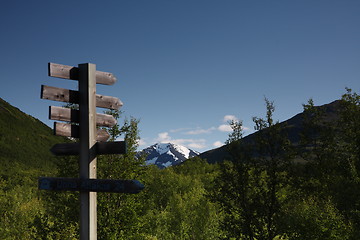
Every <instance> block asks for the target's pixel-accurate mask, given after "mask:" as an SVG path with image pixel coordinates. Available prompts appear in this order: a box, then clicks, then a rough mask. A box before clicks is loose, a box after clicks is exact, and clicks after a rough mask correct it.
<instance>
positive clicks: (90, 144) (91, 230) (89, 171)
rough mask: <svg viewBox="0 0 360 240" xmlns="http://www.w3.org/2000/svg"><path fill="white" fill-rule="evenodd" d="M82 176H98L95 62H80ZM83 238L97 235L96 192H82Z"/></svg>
mask: <svg viewBox="0 0 360 240" xmlns="http://www.w3.org/2000/svg"><path fill="white" fill-rule="evenodd" d="M78 67H79V92H80V94H79V96H80V99H79V100H80V101H79V103H80V106H79V107H80V124H79V125H80V179H89V178H93V179H95V178H96V150H95V144H96V96H95V95H96V76H95V73H96V66H95V64H91V63H84V64H79V65H78ZM80 239H81V240H96V239H97V211H96V192H88V191H82V192H80Z"/></svg>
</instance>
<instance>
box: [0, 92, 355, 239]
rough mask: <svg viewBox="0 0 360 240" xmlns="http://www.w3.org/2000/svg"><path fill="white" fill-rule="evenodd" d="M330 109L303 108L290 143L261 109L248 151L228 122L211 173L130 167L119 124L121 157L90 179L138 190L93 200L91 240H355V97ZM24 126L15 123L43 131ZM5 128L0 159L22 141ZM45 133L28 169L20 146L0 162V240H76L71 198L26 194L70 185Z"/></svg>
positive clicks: (134, 128)
mask: <svg viewBox="0 0 360 240" xmlns="http://www.w3.org/2000/svg"><path fill="white" fill-rule="evenodd" d="M336 104H339V106H337V107H336V109H337V110H336V111H335V112H333V113H334V115H331V117H329V115H328V114H329V112H328V111H327V108H324V107H322V108H321V107H320V108H319V107H315V106H314V103H313V101H312V100H309V101H308V103H307V104H304V112H303V113H302V115H301V125H300V126H301V127H299V128H298V127H297V128H296V133H297V134H298V136H297V141H296V142H294V141H293V138H294V136H292V135H291V134H293V133H294V132H293V131H289V129H290V128H291V127H294V126H292V124H295V122H294V121H295V120H297V119H295V120H294V119H293V120H294V121H293V122H292V121H288V122H287V123H278V122H277V121H276V120H275V119H273V113H274V111H275V104H274V103H273V102H272V101H270V100H268V99H265V106H266V108H265V111H264V112H265V114H264V117H254V118H253V122H254V127H255V129H256V130H257V134H255V135H253V136H252V140H251V141H249V140H246V139H245V138H243V132H242V124H241V121H233V122H230V125H231V126H232V128H233V132H232V133H231V134H229V138H228V140H227V141H226V142H227V145H226V146H225V147H223V149H222V151H226V154H225V155H221V154H216V155H215V157H217V158H219V159H217V160H216V161H211V162H214V163H212V164H210V163H208V162H207V161H206V159H202V158H199V157H195V158H191V159H189V160H187V161H186V162H184V163H183V164H181V165H178V166H175V167H170V168H167V169H162V170H160V169H158V168H157V167H156V166H146V165H145V164H144V162H145V157H144V156H143V157H135V155H136V147H137V143H138V139H139V129H138V120H137V119H134V118H130V119H126V118H125V119H124V120H123V123H122V125H121V126H119V125H116V126H115V127H114V128H112V129H111V131H110V132H111V134H112V138H113V139H115V138H116V137H118V136H120V135H122V136H123V137H124V138H125V141H126V142H127V146H128V153H127V154H125V155H105V156H99V157H98V178H103V179H137V180H139V181H141V182H142V183H144V185H145V189H144V190H143V191H142V192H141V193H139V194H133V195H131V194H130V195H127V194H114V193H98V239H164V240H167V239H196V240H197V239H258V240H259V239H299V240H300V239H302V240H303V239H309V240H310V239H311V240H313V239H319V240H320V239H354V240H355V239H358V236H360V190H359V189H360V178H359V174H360V130H359V129H360V126H359V124H360V96H359V95H357V94H356V93H354V92H352V91H351V90H349V89H348V90H347V91H346V93H345V94H344V95H343V96H342V99H341V100H339V101H338V102H337V103H336ZM4 105H5V107H1V108H0V111H2V112H5V113H6V114H4V115H6V117H5V118H7V119H8V118H12V117H14V119H12V121H13V122H15V118H16V116H18V114H20V113H19V112H18V111H17V110H16V109H15V108H13V107H11V106H10V105H6V104H4ZM279 111H281V109H279ZM113 114H114V116H116V117H117V118H118V117H119V116H121V115H120V113H119V112H113ZM2 115H3V114H2ZM25 116H26V115H23V114H22V113H21V114H20V116H18V117H17V118H18V119H20V120H19V121H21V122H22V121H29V123H27V122H26V124H30V122H32V121H34V122H36V123H37V124H36V126H37V125H39V126H44V125H43V124H41V123H39V122H38V121H37V120H35V119H33V118H31V117H30V116H26V117H25ZM1 117H2V116H1ZM23 118H24V119H23ZM119 120H121V118H120V119H119ZM1 121H3V120H1ZM21 125H23V126H25V124H24V123H22V124H21ZM295 125H296V124H295ZM7 126H8V123H7V122H5V123H4V122H1V126H0V127H1V129H2V130H1V134H2V135H1V145H0V148H1V154H3V151H5V150H6V149H12V147H11V146H12V145H9V144H6V143H8V142H9V141H10V140H9V139H12V138H13V140H11V141H20V139H21V136H20V135H19V136H14V137H12V136H10V134H11V131H8V130H3V129H7V128H6V127H7ZM39 126H38V127H39ZM298 126H299V125H298ZM34 128H35V126H34ZM28 129H29V128H25V127H24V129H23V131H28ZM44 129H46V130H44V131H45V132H47V133H46V134H45V133H43V132H42V130H40V127H39V129H38V130H36V134H35V133H33V134H32V133H31V132H30V133H29V132H27V133H26V134H28V135H30V134H32V135H34V136H37V135H38V134H40V136H42V135H41V134H43V135H44V136H42V137H39V136H37V138H41V139H40V140H31V141H41V142H38V143H37V145H39V147H40V146H41V148H44V149H42V150H39V149H37V150H36V151H38V153H32V152H27V155H30V154H38V155H37V156H38V158H39V159H38V160H37V162H35V163H34V164H33V165H31V167H28V168H22V166H25V163H26V161H24V159H23V158H22V157H23V156H22V155H21V156H20V155H18V154H22V153H18V152H19V149H20V147H19V146H17V148H16V149H15V150H14V149H13V150H12V151H13V153H11V152H9V151H8V155H3V156H1V157H2V158H1V162H2V163H3V162H4V163H5V165H1V175H0V177H1V178H0V187H1V188H0V191H1V192H0V193H1V195H0V204H1V205H0V210H1V214H2V216H4V217H3V218H2V219H1V220H0V221H1V222H0V238H1V239H78V238H79V234H78V232H79V221H78V219H79V216H78V212H79V202H78V194H77V193H76V192H75V193H71V192H50V191H39V190H37V189H36V186H33V185H31V184H32V183H34V184H36V179H35V180H34V179H33V178H37V177H38V176H39V175H42V173H49V174H51V175H53V176H61V177H77V171H78V164H77V158H76V157H68V158H59V159H57V160H56V161H53V160H54V158H52V157H51V156H50V155H49V153H48V149H49V148H50V147H51V145H52V144H53V142H56V141H57V140H58V139H57V138H54V137H52V136H51V134H52V133H51V130H50V129H49V128H47V127H46V126H44ZM5 131H8V132H5ZM19 131H20V130H19ZM23 134H25V133H23ZM17 138H19V140H17ZM28 139H29V138H28ZM29 142H30V141H28V143H27V144H29ZM13 144H14V143H13ZM25 144H26V143H25ZM41 144H42V145H41ZM3 145H4V146H3ZM48 145H49V146H48ZM24 151H25V150H24ZM41 151H43V152H41ZM5 156H8V157H6V158H5ZM207 156H210V155H207ZM24 157H26V156H24ZM210 157H211V158H214V156H210ZM3 158H4V160H3ZM11 158H12V159H14V161H10V159H11ZM18 158H19V159H18ZM20 158H21V159H20ZM40 158H41V159H40ZM49 159H50V161H49ZM51 159H53V160H51ZM44 164H45V165H44ZM46 164H47V165H46ZM4 166H7V168H4ZM45 166H47V167H45ZM11 172H12V174H10V173H11ZM28 186H32V187H30V188H29V187H28ZM22 191H24V193H22Z"/></svg>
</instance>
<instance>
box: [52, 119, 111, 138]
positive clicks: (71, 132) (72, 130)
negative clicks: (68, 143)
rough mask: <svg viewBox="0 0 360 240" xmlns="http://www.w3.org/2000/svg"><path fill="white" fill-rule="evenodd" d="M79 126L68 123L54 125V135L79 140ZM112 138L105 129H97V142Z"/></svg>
mask: <svg viewBox="0 0 360 240" xmlns="http://www.w3.org/2000/svg"><path fill="white" fill-rule="evenodd" d="M79 131H80V130H79V126H78V125H73V124H68V123H59V122H55V123H54V133H55V135H57V136H63V137H73V138H79V136H80V135H79ZM109 138H110V135H109V133H108V132H107V131H106V130H105V129H101V128H99V129H97V136H96V141H98V142H106V141H107V140H108V139H109Z"/></svg>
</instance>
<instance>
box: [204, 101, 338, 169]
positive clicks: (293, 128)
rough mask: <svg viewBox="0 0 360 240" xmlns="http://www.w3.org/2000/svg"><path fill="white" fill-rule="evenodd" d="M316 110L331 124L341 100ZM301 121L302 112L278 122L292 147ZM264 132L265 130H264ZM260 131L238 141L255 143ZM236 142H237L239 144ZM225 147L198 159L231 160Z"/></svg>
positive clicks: (300, 127)
mask: <svg viewBox="0 0 360 240" xmlns="http://www.w3.org/2000/svg"><path fill="white" fill-rule="evenodd" d="M315 108H317V109H318V110H320V111H322V112H323V113H324V117H323V119H322V120H323V123H324V124H331V123H332V122H335V120H336V119H338V118H339V114H338V112H339V109H340V108H341V100H335V101H333V102H331V103H327V104H324V105H320V106H316V107H315ZM303 119H304V111H303V112H301V113H298V114H296V115H294V116H293V117H291V118H289V119H287V120H285V121H283V122H280V123H279V124H280V126H281V127H282V128H283V129H284V130H285V132H286V133H287V135H288V139H289V140H290V142H291V143H292V144H293V145H296V144H298V143H299V141H300V134H301V131H302V128H303V126H302V125H303ZM264 130H266V129H264ZM264 130H260V131H257V132H254V133H252V134H249V135H247V136H245V137H243V138H242V139H241V140H239V141H243V142H245V143H247V144H249V143H253V142H254V141H255V138H256V136H257V135H258V134H262V131H264ZM239 141H238V142H239ZM227 147H228V146H227V145H223V146H221V147H219V148H215V149H211V150H208V151H205V152H203V153H201V154H199V157H200V158H202V159H206V160H207V161H208V162H209V163H217V162H221V161H223V160H224V159H231V156H230V155H229V153H228V150H227Z"/></svg>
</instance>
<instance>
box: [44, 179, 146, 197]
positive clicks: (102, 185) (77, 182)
mask: <svg viewBox="0 0 360 240" xmlns="http://www.w3.org/2000/svg"><path fill="white" fill-rule="evenodd" d="M39 189H41V190H54V191H87V192H113V193H139V192H140V191H141V190H143V189H144V185H143V184H142V183H140V182H139V181H138V180H112V179H80V178H52V177H40V178H39Z"/></svg>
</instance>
